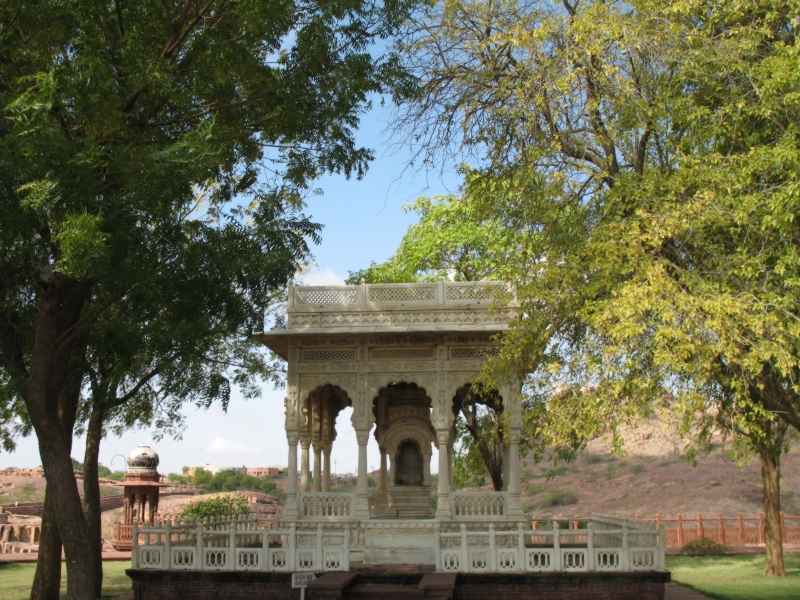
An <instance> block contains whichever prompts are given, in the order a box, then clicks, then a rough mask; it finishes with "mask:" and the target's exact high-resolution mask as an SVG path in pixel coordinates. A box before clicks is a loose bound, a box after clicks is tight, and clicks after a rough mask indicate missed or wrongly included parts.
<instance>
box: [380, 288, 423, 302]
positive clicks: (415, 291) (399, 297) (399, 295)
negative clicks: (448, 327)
mask: <svg viewBox="0 0 800 600" xmlns="http://www.w3.org/2000/svg"><path fill="white" fill-rule="evenodd" d="M368 289H369V301H370V302H375V303H381V302H433V300H435V298H436V289H435V288H433V287H431V286H416V287H375V288H374V287H371V288H368Z"/></svg>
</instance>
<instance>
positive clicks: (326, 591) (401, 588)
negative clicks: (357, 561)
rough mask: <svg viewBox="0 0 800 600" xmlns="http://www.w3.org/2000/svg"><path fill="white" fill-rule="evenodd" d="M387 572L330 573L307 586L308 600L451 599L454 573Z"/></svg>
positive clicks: (454, 582) (454, 578) (395, 570)
mask: <svg viewBox="0 0 800 600" xmlns="http://www.w3.org/2000/svg"><path fill="white" fill-rule="evenodd" d="M389 571H390V572H383V573H381V572H377V571H376V572H372V573H370V572H369V571H366V572H355V573H354V572H331V573H325V574H324V575H322V577H320V578H319V579H316V580H314V581H312V582H311V583H309V585H308V588H307V592H308V598H309V600H316V599H322V598H325V599H331V600H333V599H341V600H412V599H414V598H452V597H453V591H454V589H455V585H456V575H455V573H420V572H419V571H416V572H413V570H412V569H408V573H403V571H402V569H401V570H399V571H398V570H397V569H394V572H393V573H392V572H391V571H392V569H389Z"/></svg>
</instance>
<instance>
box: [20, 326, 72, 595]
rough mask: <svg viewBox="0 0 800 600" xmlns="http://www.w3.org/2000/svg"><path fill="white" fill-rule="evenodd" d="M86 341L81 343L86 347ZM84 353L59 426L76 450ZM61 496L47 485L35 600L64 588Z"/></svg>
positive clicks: (67, 388)
mask: <svg viewBox="0 0 800 600" xmlns="http://www.w3.org/2000/svg"><path fill="white" fill-rule="evenodd" d="M84 342H85V340H81V344H83V343H84ZM83 351H85V344H84V345H82V346H79V348H78V352H77V354H78V356H77V357H76V358H75V359H74V360H73V361H72V369H71V371H70V372H69V373H68V375H67V377H66V378H65V380H64V386H63V390H62V393H61V394H59V402H58V422H59V426H60V428H61V434H62V435H63V437H64V439H65V440H68V441H69V448H70V454H71V450H72V434H73V432H74V430H75V417H76V415H77V412H78V403H79V401H80V397H81V388H82V387H83V370H82V365H81V363H82V362H83ZM56 498H57V496H56V495H55V493H54V492H53V488H52V486H50V484H47V486H46V488H45V495H44V510H43V512H42V534H41V538H40V541H39V553H38V556H37V560H36V574H35V575H34V578H33V587H32V588H31V600H58V597H59V591H60V588H61V546H62V544H61V535H59V533H58V524H57V523H56V517H55V507H54V506H53V503H54V502H55V501H56V500H55V499H56Z"/></svg>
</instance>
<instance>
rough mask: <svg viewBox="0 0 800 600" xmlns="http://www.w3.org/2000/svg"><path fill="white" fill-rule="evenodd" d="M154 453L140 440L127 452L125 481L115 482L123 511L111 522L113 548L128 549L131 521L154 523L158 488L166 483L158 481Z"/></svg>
mask: <svg viewBox="0 0 800 600" xmlns="http://www.w3.org/2000/svg"><path fill="white" fill-rule="evenodd" d="M158 463H159V459H158V454H156V451H155V450H153V449H152V448H151V447H150V446H148V445H147V444H145V443H144V442H142V443H141V444H139V446H138V447H136V448H134V449H133V451H132V452H131V453H130V454H129V455H128V470H127V472H126V473H125V481H124V482H121V483H118V484H116V485H118V486H119V487H121V488H123V494H124V495H125V500H124V507H125V511H124V514H123V517H122V521H120V522H118V523H115V524H114V536H113V538H112V539H111V544H112V545H113V546H114V548H116V549H117V550H126V551H127V550H130V549H131V546H132V537H131V536H132V535H133V522H134V521H137V522H139V523H142V522H144V523H149V524H150V525H153V524H154V523H155V515H156V513H157V512H158V496H159V494H158V492H159V489H160V488H162V487H166V486H168V485H169V484H168V483H161V476H160V475H159V474H158Z"/></svg>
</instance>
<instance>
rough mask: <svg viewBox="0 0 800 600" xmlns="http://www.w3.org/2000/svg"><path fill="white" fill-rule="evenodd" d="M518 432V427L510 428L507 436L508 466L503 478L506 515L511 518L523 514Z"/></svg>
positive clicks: (520, 516)
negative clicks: (505, 491)
mask: <svg viewBox="0 0 800 600" xmlns="http://www.w3.org/2000/svg"><path fill="white" fill-rule="evenodd" d="M519 433H520V432H519V429H512V430H511V434H510V435H509V437H508V468H507V469H506V476H505V478H506V479H507V480H508V484H507V489H508V515H509V517H512V518H515V517H519V518H522V517H523V516H524V513H523V511H522V498H521V495H520V479H521V475H520V466H519Z"/></svg>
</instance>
